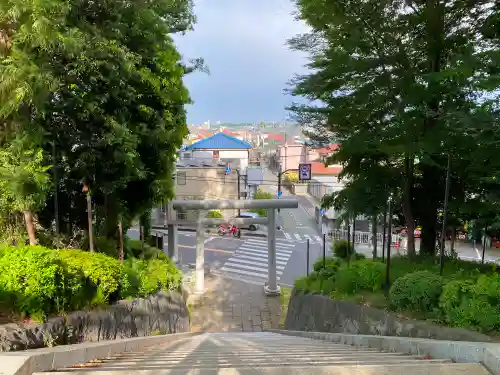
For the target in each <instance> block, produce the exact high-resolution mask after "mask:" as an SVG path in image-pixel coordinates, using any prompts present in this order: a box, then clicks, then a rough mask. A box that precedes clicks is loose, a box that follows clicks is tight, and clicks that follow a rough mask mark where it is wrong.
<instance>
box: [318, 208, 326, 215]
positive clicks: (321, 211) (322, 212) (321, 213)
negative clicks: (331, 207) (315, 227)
mask: <svg viewBox="0 0 500 375" xmlns="http://www.w3.org/2000/svg"><path fill="white" fill-rule="evenodd" d="M324 214H325V209H324V208H322V209H321V210H319V215H320V216H323V215H324Z"/></svg>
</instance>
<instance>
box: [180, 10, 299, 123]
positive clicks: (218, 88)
mask: <svg viewBox="0 0 500 375" xmlns="http://www.w3.org/2000/svg"><path fill="white" fill-rule="evenodd" d="M293 11H294V6H293V3H292V2H291V0H215V1H214V0H195V13H196V16H197V18H198V23H197V24H196V25H195V30H194V31H192V32H190V33H188V34H186V35H184V36H176V38H175V39H176V42H177V45H178V48H179V50H180V52H181V53H182V55H183V57H184V58H185V59H189V58H196V57H203V58H204V59H205V62H206V64H207V65H208V67H209V69H210V75H206V74H204V73H193V74H191V75H189V76H187V77H186V79H185V83H186V85H187V87H188V88H189V91H190V94H191V98H192V99H193V101H194V104H193V105H192V106H189V107H188V122H190V123H202V122H204V121H207V120H210V121H211V122H212V123H214V122H216V121H221V122H253V121H282V120H286V119H287V117H288V114H287V111H286V110H285V107H286V106H287V105H288V104H290V103H291V102H292V100H293V99H292V98H291V97H289V96H286V95H284V94H283V89H285V88H286V87H287V82H288V80H289V79H290V78H292V76H293V74H294V73H299V72H303V71H304V68H303V65H304V63H305V62H306V60H305V58H304V56H302V55H301V54H299V53H297V52H292V51H290V50H289V49H288V47H287V46H286V44H285V42H286V40H287V39H288V38H290V37H292V36H294V35H296V34H298V33H302V32H304V31H305V30H306V27H305V26H304V25H303V24H301V23H300V22H298V21H296V20H295V19H294V17H293V15H292V12H293Z"/></svg>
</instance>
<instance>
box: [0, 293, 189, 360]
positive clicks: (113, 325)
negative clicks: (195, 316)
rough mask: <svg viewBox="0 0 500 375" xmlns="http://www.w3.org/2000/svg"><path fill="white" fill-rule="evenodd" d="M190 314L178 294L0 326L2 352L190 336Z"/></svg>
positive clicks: (122, 302)
mask: <svg viewBox="0 0 500 375" xmlns="http://www.w3.org/2000/svg"><path fill="white" fill-rule="evenodd" d="M189 330H190V327H189V312H188V309H187V306H186V302H185V300H184V298H183V297H182V296H181V295H180V294H179V293H176V292H170V293H167V294H163V293H160V294H158V295H155V296H151V297H148V298H139V299H137V300H135V301H133V302H132V301H121V302H119V303H118V304H116V305H113V306H110V307H108V308H105V309H100V310H95V311H78V312H73V313H70V314H68V315H67V316H65V317H57V318H52V319H49V320H48V322H47V323H44V324H6V325H3V326H0V352H9V351H16V350H25V349H36V348H43V347H50V346H56V345H65V344H76V343H83V342H92V341H94V342H95V341H102V340H116V339H122V338H131V337H142V336H151V335H163V334H169V333H182V332H189Z"/></svg>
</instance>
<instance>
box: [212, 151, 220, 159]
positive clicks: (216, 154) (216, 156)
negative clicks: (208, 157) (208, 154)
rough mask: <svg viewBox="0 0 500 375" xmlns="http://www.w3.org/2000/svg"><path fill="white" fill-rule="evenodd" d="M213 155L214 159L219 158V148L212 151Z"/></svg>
mask: <svg viewBox="0 0 500 375" xmlns="http://www.w3.org/2000/svg"><path fill="white" fill-rule="evenodd" d="M213 157H214V159H215V160H219V150H215V151H214V152H213Z"/></svg>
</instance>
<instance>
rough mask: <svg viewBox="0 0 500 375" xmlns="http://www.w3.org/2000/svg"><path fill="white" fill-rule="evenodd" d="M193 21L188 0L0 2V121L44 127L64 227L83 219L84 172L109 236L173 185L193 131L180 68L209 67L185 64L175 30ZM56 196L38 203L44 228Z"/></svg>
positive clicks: (17, 127)
mask: <svg viewBox="0 0 500 375" xmlns="http://www.w3.org/2000/svg"><path fill="white" fill-rule="evenodd" d="M193 22H194V15H193V12H192V3H191V1H190V0H153V1H152V2H148V3H141V2H134V3H124V2H121V1H117V0H107V1H102V2H92V1H88V0H70V1H62V0H49V1H47V2H44V3H43V4H42V3H39V2H33V1H31V0H19V1H8V0H0V30H1V31H2V32H1V33H0V35H2V38H0V44H1V45H2V48H0V54H1V55H0V56H1V59H0V78H1V79H0V125H3V127H2V130H3V134H4V135H5V136H6V137H8V136H10V135H12V134H14V133H20V132H26V131H28V130H30V129H35V130H36V131H37V132H38V133H41V134H43V138H42V140H41V141H40V143H39V145H38V147H41V148H43V149H45V152H46V154H48V155H52V154H53V155H52V156H53V162H54V163H55V164H56V167H57V168H56V169H57V172H58V173H57V175H58V180H57V181H55V185H56V186H57V188H58V191H59V195H60V199H59V209H60V210H59V211H60V218H59V219H60V221H61V223H62V226H61V228H62V230H63V231H65V232H67V234H71V233H72V232H73V229H74V228H81V229H83V228H85V225H86V212H85V211H86V205H85V196H84V194H83V193H82V191H81V189H82V182H83V181H86V182H88V183H89V185H90V188H91V190H92V198H93V204H94V206H96V209H95V211H96V213H97V217H98V227H99V228H100V231H101V234H102V235H105V236H116V235H117V224H118V219H119V217H122V218H123V219H124V222H125V224H126V223H130V222H131V220H132V218H134V217H135V216H137V215H139V214H141V213H142V212H144V211H145V210H147V209H148V207H149V208H150V207H152V206H153V205H154V204H155V203H157V202H158V201H160V200H161V198H164V196H171V195H172V186H171V185H172V178H171V175H172V168H173V163H174V160H175V157H176V154H177V150H178V148H179V147H180V146H181V144H182V139H183V138H184V137H185V136H186V135H187V127H186V114H185V109H184V105H185V104H187V103H189V101H190V99H189V95H188V92H187V89H186V88H185V87H184V85H183V76H184V75H185V74H186V73H188V72H191V71H193V69H200V68H202V67H203V65H202V61H201V60H194V61H193V65H191V66H187V65H186V64H185V63H184V62H183V61H182V59H181V56H180V54H179V53H178V51H177V49H176V46H175V44H174V42H173V40H172V38H171V36H170V34H172V33H175V32H184V31H187V30H189V29H190V28H191V27H192V24H193ZM2 41H3V42H2ZM53 144H55V145H56V152H55V153H53V152H52V145H53ZM159 181H161V183H159ZM53 199H54V195H52V196H49V198H48V201H47V202H48V203H49V204H47V205H46V206H45V209H44V210H43V211H42V212H41V213H40V217H41V223H42V224H44V225H45V226H46V227H50V226H51V223H52V222H53V220H54V215H55V213H54V209H53V207H54V204H55V202H54V201H53Z"/></svg>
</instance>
